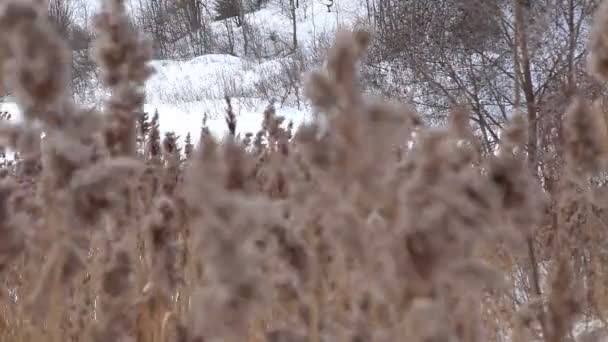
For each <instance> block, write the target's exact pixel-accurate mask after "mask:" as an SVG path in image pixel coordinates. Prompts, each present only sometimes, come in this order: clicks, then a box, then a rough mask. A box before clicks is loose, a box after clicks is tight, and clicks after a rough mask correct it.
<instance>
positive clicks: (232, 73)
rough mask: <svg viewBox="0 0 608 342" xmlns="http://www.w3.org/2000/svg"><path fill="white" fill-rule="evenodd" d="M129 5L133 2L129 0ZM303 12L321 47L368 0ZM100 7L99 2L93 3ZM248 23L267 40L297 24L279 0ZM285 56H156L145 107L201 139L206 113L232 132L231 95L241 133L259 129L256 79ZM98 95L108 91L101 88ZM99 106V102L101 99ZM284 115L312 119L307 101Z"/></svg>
mask: <svg viewBox="0 0 608 342" xmlns="http://www.w3.org/2000/svg"><path fill="white" fill-rule="evenodd" d="M127 3H128V2H127ZM300 4H301V6H300V8H299V9H298V10H297V18H298V19H297V33H298V42H299V44H300V46H301V47H302V48H303V49H305V50H306V49H310V48H312V47H313V46H315V44H316V42H317V41H318V40H319V38H320V37H331V36H332V35H333V32H334V31H335V30H336V28H337V27H339V26H342V25H345V26H348V25H351V24H352V23H353V22H354V21H355V20H356V18H357V17H358V16H359V15H361V14H362V9H363V1H362V0H335V1H334V5H333V7H332V12H331V13H328V11H327V7H326V6H325V5H324V1H323V0H307V1H301V2H300ZM88 5H89V6H90V8H95V7H96V6H95V5H96V4H95V2H89V3H88ZM247 21H248V22H249V23H250V26H251V27H255V29H256V30H257V31H256V36H258V37H259V38H260V39H262V40H264V39H267V38H268V37H269V36H270V35H275V36H278V37H279V38H280V39H281V40H282V41H285V42H289V41H290V39H291V34H292V32H291V29H292V25H291V22H290V19H289V17H288V15H287V13H285V11H284V10H282V9H281V7H280V6H279V0H272V1H271V2H270V3H268V4H267V5H266V6H265V7H264V8H262V9H260V10H258V11H256V12H253V13H249V14H247ZM214 26H215V27H214V30H215V31H217V32H218V34H219V35H220V36H221V32H222V29H224V30H225V28H224V26H223V23H221V22H216V23H214ZM238 30H240V29H238V28H237V29H235V33H234V35H235V38H237V41H236V44H237V47H236V48H237V52H238V50H239V49H240V47H239V46H238V44H239V41H238V39H239V37H240V33H239V31H238ZM281 58H283V57H280V56H279V57H276V58H270V59H266V60H257V61H250V60H246V59H244V58H241V57H235V56H231V55H220V54H215V55H205V56H200V57H196V58H193V59H191V60H187V61H175V60H156V61H153V62H151V64H152V65H153V66H154V68H155V70H156V73H155V74H154V75H153V76H152V77H151V79H150V80H149V81H148V83H147V85H146V104H145V106H144V109H145V110H146V111H147V112H149V113H150V114H153V113H154V111H156V110H158V112H159V118H160V126H161V127H160V128H161V131H163V132H168V131H173V132H175V133H177V134H178V135H179V136H181V137H184V136H185V135H186V134H187V133H191V134H192V136H193V137H198V132H199V131H200V127H201V122H202V118H203V115H204V114H205V113H206V114H207V115H208V117H209V120H208V125H209V127H210V129H211V131H212V132H213V133H215V134H217V135H220V136H221V135H223V134H224V132H225V131H226V124H225V122H224V113H225V108H226V102H225V100H224V97H225V96H226V95H229V96H230V97H231V98H232V104H233V109H234V112H235V114H236V115H237V131H238V132H240V133H246V132H256V131H257V130H259V129H260V126H261V121H262V113H263V111H264V109H265V108H266V106H267V105H268V103H269V101H268V100H267V99H263V98H261V97H260V95H259V92H257V91H256V82H258V81H260V80H261V79H262V78H263V77H269V76H272V74H273V73H277V72H281V68H280V63H281ZM98 94H103V92H102V91H101V90H100V91H99V92H98ZM97 104H99V103H97ZM0 110H8V111H9V112H11V113H12V114H13V116H14V117H16V118H18V117H19V108H18V106H17V105H16V104H15V103H3V104H0ZM277 112H278V114H279V115H283V116H285V117H286V118H287V120H288V121H293V122H294V124H295V125H296V126H297V125H298V124H299V123H301V122H303V121H304V120H307V119H309V118H310V114H309V113H310V110H309V108H307V106H306V104H302V105H301V108H300V109H298V108H296V106H295V103H292V102H290V103H285V104H284V105H282V106H278V107H277Z"/></svg>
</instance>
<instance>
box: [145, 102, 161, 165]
mask: <svg viewBox="0 0 608 342" xmlns="http://www.w3.org/2000/svg"><path fill="white" fill-rule="evenodd" d="M158 121H159V119H158V110H155V111H154V116H153V117H152V122H151V124H150V130H149V133H148V146H147V147H148V151H147V152H148V157H149V158H150V159H151V160H153V161H160V157H161V145H160V126H159V122H158Z"/></svg>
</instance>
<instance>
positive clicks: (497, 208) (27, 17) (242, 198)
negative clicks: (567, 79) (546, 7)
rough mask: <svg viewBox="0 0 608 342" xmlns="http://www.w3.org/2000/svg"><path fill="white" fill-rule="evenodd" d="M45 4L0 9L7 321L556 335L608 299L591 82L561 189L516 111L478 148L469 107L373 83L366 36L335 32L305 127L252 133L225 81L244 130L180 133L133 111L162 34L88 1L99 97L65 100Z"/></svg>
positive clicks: (209, 335)
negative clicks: (492, 149)
mask: <svg viewBox="0 0 608 342" xmlns="http://www.w3.org/2000/svg"><path fill="white" fill-rule="evenodd" d="M41 3H42V2H36V1H33V0H30V1H25V0H24V1H17V0H6V1H4V2H3V3H2V8H1V12H0V29H1V32H2V34H1V35H0V38H1V43H2V45H3V46H4V47H5V48H6V51H7V52H8V57H7V61H6V63H5V66H4V74H5V75H6V77H8V79H9V80H10V82H11V86H12V87H14V89H15V93H16V96H17V98H18V99H19V102H20V105H21V106H22V108H23V112H24V118H25V120H24V122H23V123H20V124H17V125H11V124H8V123H5V124H4V125H3V126H2V127H1V128H0V133H1V135H0V136H1V137H2V138H3V142H4V143H5V144H6V145H7V146H9V147H11V148H13V149H15V150H17V151H19V153H20V155H19V156H20V158H19V159H18V161H17V163H16V165H14V166H11V165H8V166H6V168H5V171H4V172H3V174H2V176H3V178H2V180H1V181H0V216H1V221H0V222H1V223H0V233H1V234H2V240H1V241H0V266H1V271H2V281H3V287H2V294H1V296H0V341H54V342H59V341H104V342H106V341H137V342H167V341H176V342H203V341H205V342H208V341H226V342H232V341H234V342H237V341H239V342H240V341H269V342H298V341H308V342H321V341H324V342H333V341H352V342H359V341H380V342H382V341H387V342H388V341H420V342H433V341H504V340H505V339H508V340H512V341H532V340H536V339H544V340H545V341H547V342H558V341H565V340H566V339H567V337H568V335H569V332H570V330H571V328H572V324H573V322H575V321H579V320H581V317H583V316H584V315H592V316H593V317H599V318H600V319H602V317H603V315H604V313H605V312H606V310H607V309H608V305H606V304H602V303H606V300H605V298H606V295H605V294H603V293H605V292H606V291H605V289H606V288H607V287H606V285H604V283H602V281H605V280H606V277H605V276H604V274H603V273H604V272H603V267H605V266H602V265H603V264H604V263H603V261H604V260H605V257H604V256H603V255H604V254H603V253H605V252H603V251H602V250H601V246H602V245H601V242H602V240H603V239H604V238H605V236H604V235H605V233H604V232H603V231H602V230H601V229H600V228H598V227H601V219H602V217H603V214H602V213H600V214H597V212H601V211H602V210H603V208H604V206H602V204H603V205H605V204H606V203H605V201H602V198H603V197H602V194H601V190H602V189H601V187H600V186H598V184H599V183H598V182H594V181H593V180H594V179H595V178H594V177H597V175H598V173H599V172H601V171H602V170H603V168H604V166H605V163H604V159H603V157H604V156H605V154H606V147H607V145H606V129H605V128H606V127H605V126H604V123H603V121H602V119H601V118H600V116H599V113H598V112H597V110H596V109H594V107H592V106H590V105H586V104H585V103H584V100H582V99H576V100H574V102H573V104H572V106H571V107H570V108H569V109H568V111H567V112H566V114H565V116H564V130H563V131H564V132H563V139H562V140H563V145H564V148H565V150H566V158H565V159H566V167H564V172H563V174H564V177H562V178H561V181H560V186H559V191H555V192H552V193H548V192H547V191H545V190H544V189H543V187H542V182H541V181H539V180H538V177H537V176H536V175H534V174H533V173H532V172H530V169H531V168H530V167H529V165H528V164H527V160H526V152H525V145H526V139H527V137H526V132H527V127H526V122H524V120H523V119H522V118H521V117H516V118H515V119H514V120H513V122H512V123H511V126H510V127H508V128H507V129H506V130H505V131H504V132H503V134H502V142H501V144H500V146H499V149H498V150H497V152H496V153H495V154H493V155H481V153H480V150H481V149H480V145H479V142H478V141H477V139H476V138H475V132H473V131H472V130H471V129H470V127H469V125H468V113H467V111H466V110H465V109H463V108H455V109H454V110H453V113H452V120H451V123H450V125H449V126H448V127H445V128H432V127H424V125H423V124H422V120H421V119H420V118H419V117H418V115H417V114H416V113H415V112H414V111H413V110H412V109H411V108H410V107H409V106H407V105H402V104H397V103H389V102H386V101H385V100H382V99H378V98H371V97H369V96H367V95H364V94H363V92H362V89H361V88H360V85H359V82H358V78H357V74H358V73H357V70H356V66H357V63H358V62H359V60H360V59H361V58H362V57H363V55H364V53H365V50H366V48H367V46H368V44H369V42H370V39H371V38H370V36H369V35H368V34H366V33H365V32H353V33H350V32H341V33H339V34H338V35H337V37H336V41H335V45H334V46H333V48H332V49H331V50H330V51H329V54H328V57H327V58H328V60H327V68H326V70H324V71H323V72H321V71H319V72H314V73H312V74H311V75H309V77H308V79H307V83H306V95H307V96H308V98H309V99H310V101H311V102H312V104H313V105H314V106H315V109H316V110H318V112H319V119H318V120H317V121H315V122H314V123H311V124H308V125H304V126H302V127H299V128H298V129H297V131H295V132H292V129H293V127H291V126H290V125H286V123H285V122H284V118H282V117H279V116H277V115H276V113H275V111H274V109H273V108H272V106H270V107H269V108H268V110H267V111H266V112H265V113H264V125H263V127H264V128H263V130H262V131H260V132H259V133H258V134H256V135H255V136H253V135H247V136H246V137H244V138H243V139H240V138H238V137H236V136H235V135H234V127H235V126H234V125H236V124H238V122H236V121H235V118H234V115H232V112H231V110H230V102H229V100H228V108H229V109H228V111H227V115H226V121H227V124H228V126H229V127H230V131H231V132H232V134H229V135H227V136H226V137H225V138H224V139H223V140H221V141H217V140H215V139H214V138H213V137H212V136H211V135H210V134H209V132H208V131H207V130H205V129H203V130H202V132H201V137H200V142H199V145H198V146H197V147H196V149H193V148H192V146H191V145H188V146H187V147H186V151H185V152H186V153H182V151H181V148H180V147H179V146H178V144H177V139H176V137H175V136H174V135H171V134H168V135H167V136H165V137H164V139H163V140H162V141H161V137H160V135H159V132H158V125H157V121H154V120H153V121H152V122H148V121H146V120H145V119H142V118H140V117H138V116H137V115H136V114H134V113H136V112H137V110H138V108H140V106H141V104H142V103H143V99H144V97H143V93H142V86H143V85H144V84H145V81H146V78H147V77H148V76H149V75H150V72H151V70H150V69H149V68H148V66H147V64H146V62H147V61H148V60H149V58H150V53H151V52H150V47H149V44H148V43H147V42H145V41H144V40H142V38H141V37H140V36H139V35H138V34H137V32H135V31H134V30H133V28H132V27H131V26H130V25H129V23H128V18H127V16H126V14H125V9H124V7H123V4H122V1H119V0H106V1H104V3H103V4H104V6H103V8H102V12H101V13H100V14H99V15H98V16H97V18H96V27H97V30H98V32H97V43H96V44H97V45H96V47H97V49H96V51H97V61H98V64H99V66H100V68H101V70H102V78H103V79H102V80H103V82H104V84H105V85H106V86H107V87H108V88H109V89H110V90H111V94H112V95H111V96H110V97H109V98H108V99H107V101H106V106H105V108H104V112H103V113H98V112H94V111H88V110H83V109H81V108H78V106H76V105H75V104H74V103H72V102H71V100H70V97H69V95H68V91H67V80H68V79H69V63H68V52H67V50H66V46H65V43H64V42H63V41H62V40H61V39H60V38H59V37H58V35H57V34H56V33H55V32H54V31H53V30H52V29H51V28H50V25H49V23H48V22H47V18H46V16H45V15H43V14H42V13H43V11H42V9H43V8H44V7H42V6H44V5H43V4H41ZM606 7H607V6H604V8H603V9H601V10H602V11H604V12H607V11H608V9H607V8H606ZM604 17H605V15H604V16H602V17H600V18H604ZM604 21H606V20H604V19H600V20H599V24H598V27H597V28H596V31H597V32H600V31H602V32H603V31H605V30H606V29H607V28H606V25H605V24H604V23H603V22H604ZM604 38H605V37H603V36H602V35H600V34H596V35H595V37H594V38H593V39H594V40H593V44H592V47H594V50H593V51H592V59H591V61H592V62H591V64H592V65H593V69H594V70H595V71H596V72H598V73H603V72H604V69H606V67H605V66H603V65H602V64H605V61H603V59H605V58H604V56H603V54H605V52H603V50H605V49H606V48H605V46H607V45H608V43H607V42H606V41H605V40H606V39H604ZM593 58H595V59H593ZM42 132H44V137H43V138H40V137H41V136H42ZM600 183H601V182H600ZM522 246H525V247H522ZM579 256H585V257H586V258H582V257H581V258H579ZM579 260H590V265H591V266H589V265H586V266H585V267H586V268H583V267H582V266H581V265H580V262H579ZM588 270H592V271H588ZM521 274H524V276H523V278H524V279H525V281H524V283H523V285H522V283H521V282H520V280H521V279H522V278H521ZM518 275H519V276H520V278H518ZM518 279H519V280H518ZM583 279H585V282H587V283H589V284H593V285H592V286H590V285H588V284H587V285H584V286H583V285H581V283H580V282H582V281H583ZM517 291H520V293H519V294H518V292H517ZM514 293H515V295H514ZM522 293H525V296H524V295H522ZM522 296H524V297H527V302H521V298H520V297H522ZM590 312H591V313H590Z"/></svg>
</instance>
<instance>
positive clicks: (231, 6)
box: [214, 0, 241, 26]
mask: <svg viewBox="0 0 608 342" xmlns="http://www.w3.org/2000/svg"><path fill="white" fill-rule="evenodd" d="M214 7H215V12H216V13H217V16H216V17H215V20H224V19H229V18H237V26H240V21H239V18H240V16H241V1H240V0H215V3H214Z"/></svg>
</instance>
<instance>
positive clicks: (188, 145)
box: [184, 132, 194, 159]
mask: <svg viewBox="0 0 608 342" xmlns="http://www.w3.org/2000/svg"><path fill="white" fill-rule="evenodd" d="M192 152H194V145H193V144H192V136H190V132H188V134H186V141H185V146H184V154H185V155H186V159H190V158H191V157H192Z"/></svg>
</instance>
